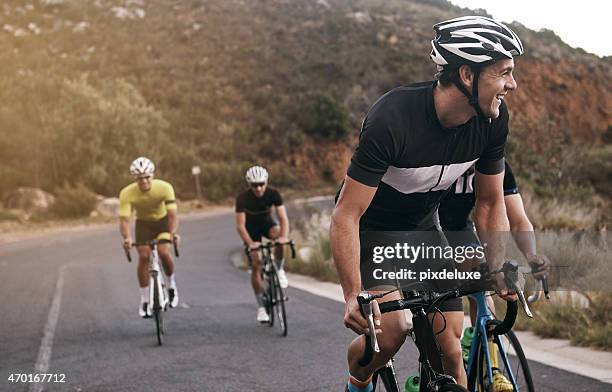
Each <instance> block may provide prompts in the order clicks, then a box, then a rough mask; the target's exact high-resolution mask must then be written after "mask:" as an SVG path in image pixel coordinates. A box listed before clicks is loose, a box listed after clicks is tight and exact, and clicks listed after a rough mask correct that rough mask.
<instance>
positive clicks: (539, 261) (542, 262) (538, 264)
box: [527, 254, 550, 280]
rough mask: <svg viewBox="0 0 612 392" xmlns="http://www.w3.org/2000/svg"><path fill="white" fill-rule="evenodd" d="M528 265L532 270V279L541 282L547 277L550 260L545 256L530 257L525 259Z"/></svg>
mask: <svg viewBox="0 0 612 392" xmlns="http://www.w3.org/2000/svg"><path fill="white" fill-rule="evenodd" d="M527 262H528V263H529V265H530V266H531V267H532V268H533V270H534V272H533V277H534V278H535V279H538V280H541V279H543V278H546V277H547V276H548V272H550V260H549V259H548V257H546V255H537V254H536V255H531V256H529V258H528V259H527Z"/></svg>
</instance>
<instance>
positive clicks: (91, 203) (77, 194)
mask: <svg viewBox="0 0 612 392" xmlns="http://www.w3.org/2000/svg"><path fill="white" fill-rule="evenodd" d="M95 206H96V194H95V193H93V192H92V191H90V190H89V188H87V187H86V186H85V185H83V184H82V183H79V184H77V185H74V186H73V185H69V184H65V185H64V186H62V187H61V188H59V189H58V190H57V191H56V197H55V203H54V204H53V206H52V207H51V208H50V210H49V212H50V213H51V215H53V216H55V217H58V218H79V217H86V216H89V214H90V213H91V211H93V209H94V208H95Z"/></svg>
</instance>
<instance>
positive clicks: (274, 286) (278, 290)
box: [244, 241, 295, 336]
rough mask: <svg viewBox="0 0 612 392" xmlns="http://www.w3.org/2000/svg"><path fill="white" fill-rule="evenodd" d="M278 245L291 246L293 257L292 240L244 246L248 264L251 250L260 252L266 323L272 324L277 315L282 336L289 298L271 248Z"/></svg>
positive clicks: (250, 260)
mask: <svg viewBox="0 0 612 392" xmlns="http://www.w3.org/2000/svg"><path fill="white" fill-rule="evenodd" d="M279 246H289V247H290V248H291V258H295V244H294V242H293V241H289V242H286V243H280V242H276V241H271V242H268V243H265V244H261V245H260V246H258V247H257V248H250V249H249V248H248V247H245V249H244V250H245V253H246V255H247V258H248V259H249V264H251V263H252V262H253V260H252V259H251V252H260V254H261V277H262V280H263V282H264V287H265V289H264V297H265V304H266V305H265V307H266V312H268V316H269V317H270V321H268V325H269V326H270V327H273V326H274V318H275V315H276V316H278V325H279V327H280V329H281V334H282V336H287V313H286V312H285V302H287V301H288V300H289V298H287V296H286V295H285V292H284V290H283V288H282V287H281V285H280V283H279V279H278V267H277V266H276V263H275V262H274V252H273V249H274V248H276V247H279Z"/></svg>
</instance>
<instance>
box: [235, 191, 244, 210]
mask: <svg viewBox="0 0 612 392" xmlns="http://www.w3.org/2000/svg"><path fill="white" fill-rule="evenodd" d="M245 204H246V203H245V200H244V197H242V195H238V197H237V198H236V212H246V205H245Z"/></svg>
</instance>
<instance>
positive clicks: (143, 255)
mask: <svg viewBox="0 0 612 392" xmlns="http://www.w3.org/2000/svg"><path fill="white" fill-rule="evenodd" d="M154 238H155V234H154V233H153V231H152V227H151V222H146V221H141V220H138V219H137V220H136V244H138V247H137V249H138V268H137V270H136V272H137V275H138V283H139V285H140V288H141V289H143V288H147V287H148V286H149V257H150V256H151V248H149V245H147V243H148V242H149V241H151V240H153V239H154ZM147 298H148V295H147Z"/></svg>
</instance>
